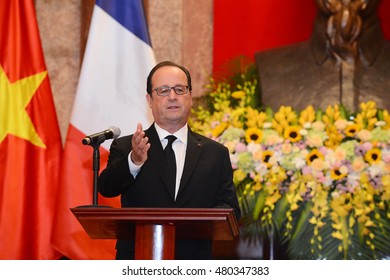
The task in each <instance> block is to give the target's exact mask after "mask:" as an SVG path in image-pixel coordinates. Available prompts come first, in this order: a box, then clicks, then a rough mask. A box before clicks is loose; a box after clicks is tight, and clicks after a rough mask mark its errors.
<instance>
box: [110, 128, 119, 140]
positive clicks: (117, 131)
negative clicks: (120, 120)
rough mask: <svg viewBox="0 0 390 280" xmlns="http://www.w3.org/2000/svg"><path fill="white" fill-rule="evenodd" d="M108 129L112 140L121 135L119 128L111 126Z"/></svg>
mask: <svg viewBox="0 0 390 280" xmlns="http://www.w3.org/2000/svg"><path fill="white" fill-rule="evenodd" d="M109 129H110V130H111V131H112V139H116V138H118V137H119V136H120V135H121V130H120V128H119V127H116V126H111V127H110V128H109Z"/></svg>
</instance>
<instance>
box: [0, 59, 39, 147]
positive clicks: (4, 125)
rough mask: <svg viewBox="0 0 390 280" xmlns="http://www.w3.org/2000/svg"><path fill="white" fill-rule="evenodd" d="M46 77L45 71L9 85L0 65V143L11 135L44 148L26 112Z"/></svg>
mask: <svg viewBox="0 0 390 280" xmlns="http://www.w3.org/2000/svg"><path fill="white" fill-rule="evenodd" d="M46 75H47V71H43V72H41V73H38V74H35V75H31V76H29V77H26V78H23V79H20V80H18V81H16V82H14V83H11V82H10V81H9V80H8V77H7V75H6V73H5V71H4V70H3V68H2V67H1V65H0V143H1V142H2V141H3V140H4V138H5V137H6V136H7V134H12V135H14V136H17V137H20V138H22V139H25V140H27V141H30V142H31V143H32V144H33V145H35V146H38V147H42V148H46V145H45V143H43V141H42V139H41V137H40V136H39V135H38V133H37V131H36V129H35V127H34V124H33V123H32V121H31V119H30V116H29V115H28V113H27V111H26V107H27V105H28V104H29V103H30V100H31V98H32V97H33V96H34V94H35V92H36V91H37V89H38V87H39V85H40V84H41V83H42V81H43V80H44V78H45V77H46Z"/></svg>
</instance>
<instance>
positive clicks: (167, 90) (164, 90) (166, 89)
mask: <svg viewBox="0 0 390 280" xmlns="http://www.w3.org/2000/svg"><path fill="white" fill-rule="evenodd" d="M167 92H169V88H160V93H167Z"/></svg>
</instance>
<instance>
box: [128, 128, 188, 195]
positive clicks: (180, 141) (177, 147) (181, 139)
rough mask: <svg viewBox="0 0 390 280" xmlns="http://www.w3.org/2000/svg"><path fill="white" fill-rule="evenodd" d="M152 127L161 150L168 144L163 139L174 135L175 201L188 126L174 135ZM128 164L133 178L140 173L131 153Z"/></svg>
mask: <svg viewBox="0 0 390 280" xmlns="http://www.w3.org/2000/svg"><path fill="white" fill-rule="evenodd" d="M154 126H155V128H156V131H157V134H158V137H159V139H160V141H161V145H162V146H163V149H165V147H166V145H167V144H168V140H167V139H165V137H166V136H168V135H174V136H175V137H176V138H177V139H176V140H175V142H173V144H172V149H173V151H174V152H175V157H176V187H175V199H176V196H177V193H178V191H179V187H180V179H181V176H182V174H183V169H184V161H185V158H186V151H187V142H188V126H187V125H185V126H183V127H182V128H181V129H179V130H178V131H176V132H175V133H174V134H170V133H169V132H168V131H166V130H164V129H162V128H161V127H160V126H158V125H157V124H156V123H154ZM128 162H129V169H130V173H131V174H132V175H133V176H134V178H135V177H136V176H137V174H138V172H139V171H140V169H141V167H142V164H141V165H136V164H134V163H133V162H132V160H131V152H130V153H129V156H128Z"/></svg>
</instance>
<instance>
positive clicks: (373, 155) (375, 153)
mask: <svg viewBox="0 0 390 280" xmlns="http://www.w3.org/2000/svg"><path fill="white" fill-rule="evenodd" d="M364 159H365V160H366V162H368V163H370V164H374V163H379V162H380V161H381V159H382V154H381V151H380V150H379V149H378V148H372V149H371V150H368V151H367V153H366V154H365V155H364Z"/></svg>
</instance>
